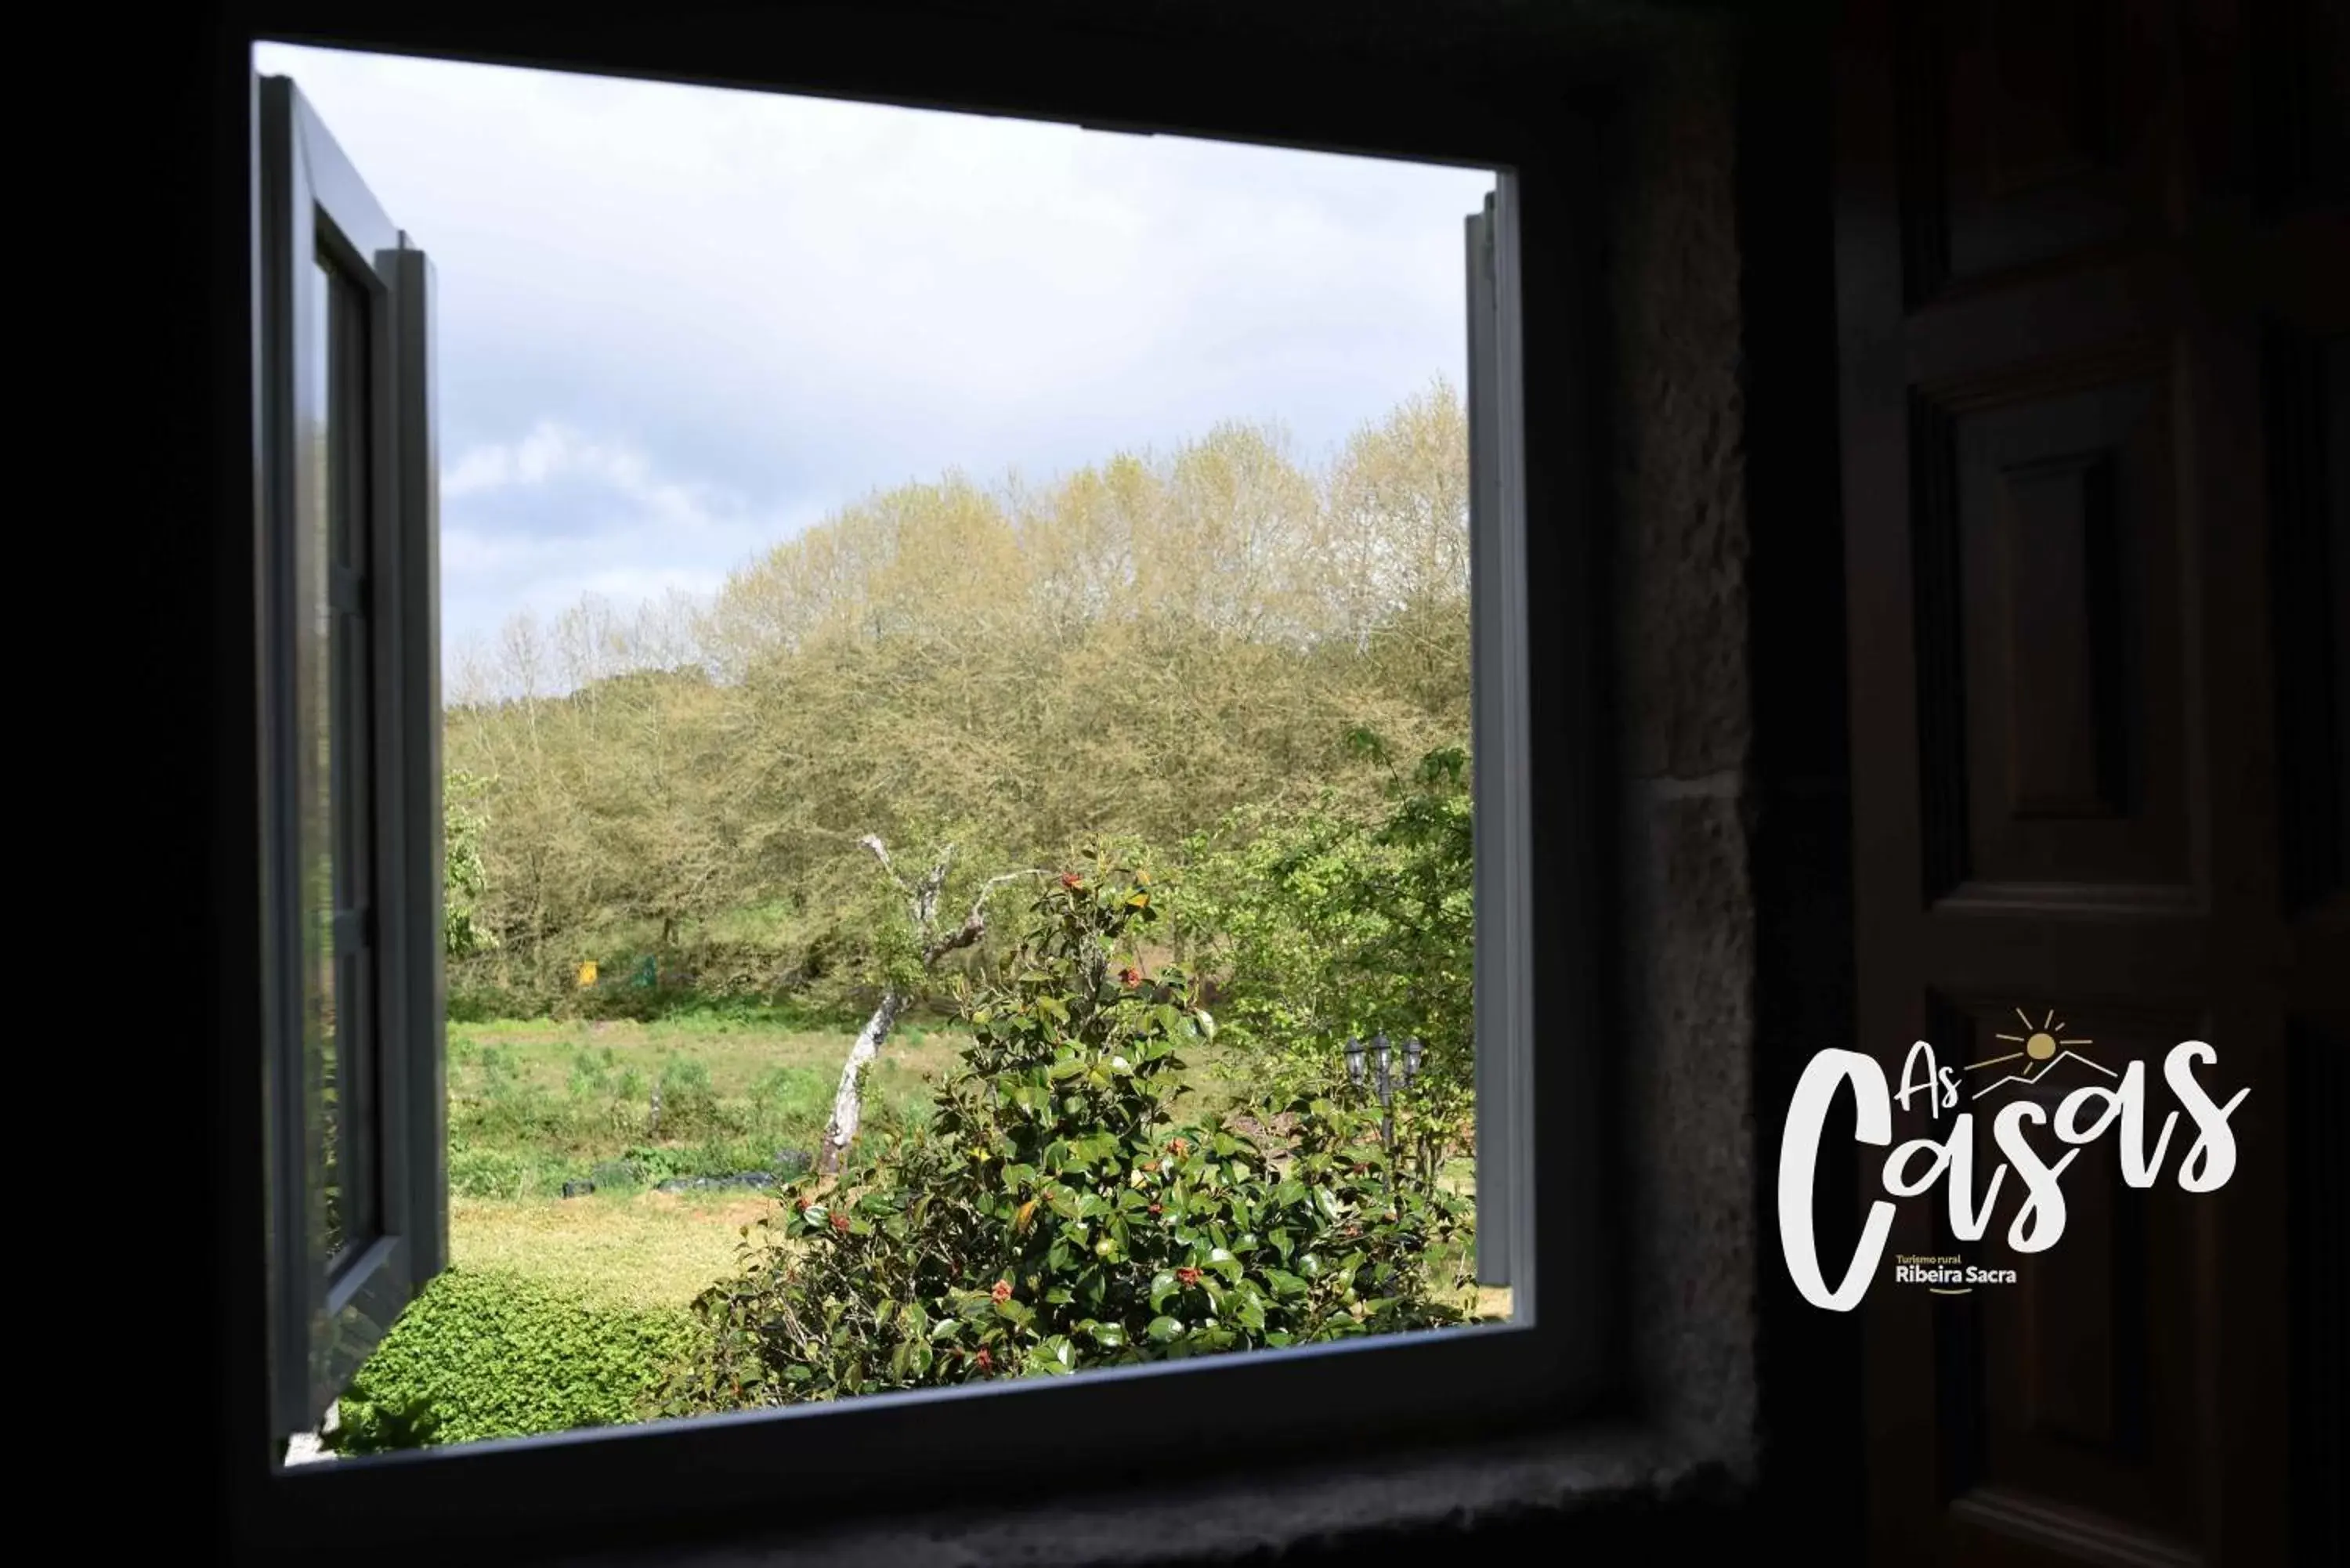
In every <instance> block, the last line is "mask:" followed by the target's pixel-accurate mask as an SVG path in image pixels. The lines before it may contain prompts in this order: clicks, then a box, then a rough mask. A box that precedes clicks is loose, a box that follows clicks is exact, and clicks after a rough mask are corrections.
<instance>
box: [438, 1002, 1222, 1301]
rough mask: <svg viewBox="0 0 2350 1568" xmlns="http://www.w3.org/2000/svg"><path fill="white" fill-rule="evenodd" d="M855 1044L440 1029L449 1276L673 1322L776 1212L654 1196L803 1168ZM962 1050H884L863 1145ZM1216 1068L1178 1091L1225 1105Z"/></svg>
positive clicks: (757, 1200)
mask: <svg viewBox="0 0 2350 1568" xmlns="http://www.w3.org/2000/svg"><path fill="white" fill-rule="evenodd" d="M853 1038H854V1035H853V1033H852V1032H850V1031H847V1030H844V1029H840V1028H837V1027H833V1028H824V1027H814V1026H810V1025H808V1024H807V1023H806V1021H804V1020H797V1019H794V1018H791V1017H788V1016H785V1015H780V1014H771V1013H762V1012H737V1013H733V1014H707V1015H696V1016H691V1017H688V1018H684V1019H679V1020H664V1021H659V1022H654V1023H632V1022H625V1021H610V1022H585V1021H582V1022H565V1021H556V1020H550V1019H538V1020H535V1021H527V1022H521V1021H500V1022H495V1023H451V1024H450V1025H449V1173H450V1195H451V1196H450V1231H451V1236H450V1241H451V1251H452V1262H454V1263H455V1264H456V1265H457V1266H458V1267H459V1268H462V1269H467V1270H473V1271H485V1270H494V1271H498V1272H511V1273H518V1274H522V1275H525V1276H528V1277H531V1278H534V1279H538V1280H542V1281H544V1282H546V1283H548V1284H552V1285H556V1286H560V1287H562V1288H564V1289H566V1290H568V1291H572V1292H575V1293H579V1294H581V1295H583V1296H585V1297H588V1298H591V1299H595V1300H598V1301H601V1302H604V1303H609V1304H612V1305H617V1306H633V1307H652V1306H681V1305H683V1304H684V1303H687V1302H690V1301H691V1300H692V1299H693V1297H694V1296H695V1295H697V1294H699V1293H701V1292H702V1289H703V1288H704V1287H706V1286H708V1285H709V1284H711V1283H712V1282H713V1281H716V1280H717V1279H719V1278H720V1277H722V1276H723V1275H725V1274H728V1273H730V1272H733V1267H734V1259H735V1248H736V1246H737V1244H738V1243H739V1241H741V1231H742V1227H743V1226H744V1225H747V1224H752V1223H754V1222H755V1221H756V1220H758V1219H760V1218H761V1217H762V1216H764V1215H765V1214H767V1213H768V1212H770V1211H771V1210H772V1205H773V1200H772V1199H770V1198H768V1197H767V1196H765V1195H764V1193H763V1192H762V1191H761V1190H759V1189H755V1188H747V1187H735V1188H721V1189H701V1190H686V1191H661V1190H659V1188H660V1183H661V1182H663V1181H665V1180H671V1179H678V1178H689V1179H690V1178H695V1177H731V1176H739V1175H742V1174H744V1173H747V1172H757V1171H775V1170H777V1169H778V1168H779V1166H778V1159H777V1157H778V1156H779V1155H785V1154H788V1153H797V1154H800V1155H812V1154H813V1153H814V1151H815V1149H816V1145H817V1143H818V1141H819V1140H820V1138H821V1137H822V1135H823V1130H824V1123H825V1118H826V1116H827V1115H828V1114H829V1113H830V1111H831V1108H832V1096H833V1090H834V1087H835V1085H837V1082H838V1079H839V1075H840V1065H841V1063H842V1061H843V1059H844V1058H845V1057H846V1056H847V1053H848V1047H849V1044H850V1042H851V1040H852V1039H853ZM964 1044H968V1036H967V1035H964V1034H962V1033H957V1032H955V1031H953V1030H951V1029H946V1028H941V1027H938V1026H936V1025H935V1024H931V1025H925V1024H921V1023H917V1024H915V1025H914V1026H912V1027H910V1028H901V1029H900V1030H899V1032H898V1033H896V1034H895V1035H894V1036H892V1038H891V1039H890V1040H889V1043H888V1044H886V1045H885V1046H884V1047H883V1048H882V1052H881V1055H880V1058H879V1060H878V1061H877V1062H876V1063H875V1064H874V1066H873V1068H872V1070H871V1071H870V1072H869V1073H868V1075H867V1079H866V1109H865V1128H866V1136H868V1137H869V1136H871V1135H872V1134H874V1133H875V1132H879V1131H884V1130H886V1129H888V1128H889V1127H891V1126H893V1125H900V1126H901V1125H904V1124H906V1123H907V1122H910V1121H912V1120H915V1119H918V1118H920V1117H921V1116H923V1115H924V1114H925V1113H926V1111H927V1108H928V1106H929V1104H930V1098H931V1091H932V1086H933V1085H934V1084H935V1083H936V1081H937V1079H938V1076H939V1075H941V1073H942V1072H943V1071H944V1070H945V1069H946V1068H947V1067H948V1066H949V1065H950V1064H951V1063H952V1062H953V1060H954V1057H955V1053H956V1052H957V1050H958V1049H960V1048H961V1047H962V1045H964ZM1218 1065H1219V1064H1216V1063H1214V1062H1201V1063H1196V1064H1193V1065H1192V1067H1191V1071H1190V1072H1189V1074H1188V1075H1187V1077H1188V1079H1189V1080H1190V1081H1191V1084H1192V1085H1193V1086H1194V1088H1195V1089H1196V1090H1197V1091H1198V1092H1199V1093H1200V1094H1201V1096H1202V1097H1203V1099H1204V1100H1205V1101H1206V1102H1207V1103H1208V1104H1210V1105H1211V1106H1212V1105H1214V1104H1216V1103H1217V1102H1219V1101H1220V1100H1221V1099H1222V1098H1224V1097H1226V1096H1227V1095H1228V1091H1226V1090H1225V1089H1224V1088H1223V1079H1222V1075H1221V1074H1220V1072H1219V1070H1218ZM657 1086H658V1087H659V1088H660V1090H661V1106H660V1120H659V1122H658V1124H656V1123H655V1122H654V1120H653V1113H652V1096H653V1090H654V1089H655V1087H657ZM781 1168H782V1169H785V1170H788V1169H789V1166H788V1165H785V1166H783V1167H781ZM591 1180H592V1181H594V1182H595V1184H596V1189H595V1190H594V1191H593V1192H592V1193H582V1194H578V1195H577V1196H573V1197H570V1198H566V1197H564V1196H563V1191H564V1187H565V1184H566V1183H567V1182H573V1183H576V1182H583V1181H591Z"/></svg>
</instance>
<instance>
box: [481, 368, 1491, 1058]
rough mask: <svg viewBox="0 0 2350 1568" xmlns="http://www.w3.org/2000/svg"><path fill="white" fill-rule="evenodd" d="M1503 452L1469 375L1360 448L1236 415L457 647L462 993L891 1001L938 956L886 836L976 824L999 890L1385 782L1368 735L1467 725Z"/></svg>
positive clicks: (521, 1005) (587, 1008) (981, 969)
mask: <svg viewBox="0 0 2350 1568" xmlns="http://www.w3.org/2000/svg"><path fill="white" fill-rule="evenodd" d="M1467 451H1468V443H1467V432H1466V425H1465V420H1464V416H1463V412H1462V410H1461V405H1460V402H1459V400H1458V398H1457V397H1456V396H1455V394H1454V393H1453V391H1452V390H1451V389H1450V388H1449V387H1444V386H1441V385H1439V386H1434V387H1431V388H1430V389H1429V390H1428V391H1427V393H1426V394H1425V395H1423V396H1420V397H1417V398H1413V399H1411V400H1408V401H1407V402H1405V403H1404V404H1402V405H1401V406H1399V408H1397V409H1396V410H1393V411H1392V412H1391V413H1390V414H1389V415H1388V416H1387V417H1385V418H1383V419H1381V420H1379V421H1375V422H1373V423H1371V424H1369V425H1367V426H1366V427H1365V428H1364V429H1362V430H1361V431H1357V433H1356V434H1355V436H1354V437H1353V439H1351V440H1350V441H1348V442H1347V445H1346V446H1345V448H1344V449H1343V450H1342V451H1341V452H1339V453H1338V454H1336V457H1335V458H1334V459H1333V460H1332V461H1331V462H1328V463H1326V464H1321V465H1308V464H1306V463H1304V462H1299V461H1297V460H1296V459H1295V456H1294V455H1293V454H1292V453H1291V452H1289V450H1288V448H1287V446H1286V444H1285V441H1284V438H1283V437H1282V436H1281V433H1280V432H1279V431H1277V430H1274V429H1267V428H1256V427H1251V426H1246V425H1240V424H1227V425H1223V426H1220V427H1218V428H1216V429H1213V430H1211V431H1208V432H1206V433H1205V434H1203V435H1201V437H1200V438H1199V439H1197V440H1195V441H1190V442H1187V443H1184V444H1182V445H1180V447H1178V448H1177V449H1176V450H1174V451H1172V452H1166V453H1161V454H1139V455H1138V454H1126V455H1119V456H1116V457H1112V458H1111V459H1110V460H1109V461H1107V462H1104V463H1101V464H1099V465H1097V466H1095V467H1091V468H1087V469H1083V470H1080V471H1078V472H1075V473H1072V474H1069V475H1067V476H1066V477H1064V478H1062V479H1059V480H1056V481H1055V482H1054V483H1049V484H1045V485H1023V484H1020V483H1014V482H1012V481H1006V482H1005V483H1003V484H1001V485H998V486H994V487H992V488H990V487H983V486H981V485H979V484H975V483H972V482H970V481H968V480H965V479H962V478H960V477H956V476H952V475H950V476H947V477H944V478H942V479H941V480H939V481H938V482H936V483H921V484H910V485H906V486H903V487H900V488H899V489H895V490H891V491H889V492H886V493H879V494H876V495H872V496H869V497H867V498H865V499H863V500H861V501H858V503H856V504H851V505H849V506H847V507H845V508H843V509H842V510H840V511H839V512H837V514H834V515H833V516H831V517H829V518H827V519H826V520H824V521H823V522H821V523H819V524H816V525H815V526H813V527H810V528H807V529H805V530H802V531H800V532H798V533H795V535H793V536H792V537H791V538H789V539H788V540H785V541H784V542H782V543H780V544H778V545H775V548H774V549H772V550H771V551H769V552H768V553H767V554H766V555H765V556H763V557H761V558H759V559H758V560H756V561H754V562H753V563H751V564H749V565H748V566H745V567H744V568H743V569H742V570H741V571H739V572H737V573H735V574H733V576H731V577H730V578H729V579H728V580H727V582H726V583H725V584H724V586H723V587H722V588H721V589H720V590H719V592H718V593H717V594H716V595H715V596H714V597H713V599H712V600H711V601H710V602H708V603H707V604H702V603H698V602H689V601H684V600H679V601H675V602H671V603H657V604H655V605H652V606H650V607H647V608H646V609H645V610H644V611H642V612H641V613H639V614H636V615H634V616H623V615H621V614H619V613H618V612H616V611H614V610H613V609H612V608H611V607H608V606H605V605H602V604H600V603H598V602H596V601H592V600H591V601H583V602H582V603H581V604H580V605H579V606H577V607H576V608H575V609H573V610H571V611H568V612H566V613H565V614H564V615H563V616H561V617H560V618H557V619H556V620H555V621H554V622H553V623H552V624H548V625H541V624H538V623H536V622H533V621H520V622H517V623H516V624H515V626H514V627H512V628H508V631H507V633H506V634H505V635H504V636H503V637H502V638H501V639H500V641H499V644H498V648H497V652H496V655H495V658H494V659H489V658H487V657H486V656H484V658H483V659H474V660H469V659H467V657H466V655H465V654H464V652H463V650H457V651H456V653H455V654H454V655H453V658H452V663H453V665H454V670H452V701H451V704H450V707H449V711H448V719H447V729H446V736H447V741H446V743H447V748H448V754H449V757H450V759H451V763H452V766H453V767H456V768H458V769H461V770H463V772H464V773H466V774H470V775H472V776H473V777H475V778H478V779H480V780H483V781H485V782H484V784H483V786H482V789H481V791H480V794H479V798H478V800H477V801H476V802H475V803H474V804H475V805H478V807H479V808H480V810H481V811H482V812H483V813H484V821H485V823H486V825H487V826H486V828H485V829H484V832H483V833H482V835H481V837H480V840H479V842H480V848H481V857H482V864H483V867H484V886H483V888H482V890H481V891H480V893H479V894H478V901H477V903H476V904H475V905H474V907H473V908H474V911H475V913H476V915H477V917H478V929H480V930H482V931H484V933H488V934H494V936H495V937H496V938H497V944H496V946H495V947H494V948H484V949H483V950H477V951H473V952H472V953H471V954H470V955H469V956H465V957H463V958H461V959H457V960H452V964H451V969H450V980H451V992H452V998H454V999H455V1001H456V1005H457V1006H458V1007H459V1009H460V1010H461V1015H463V1016H471V1017H487V1016H493V1015H509V1016H538V1015H541V1014H546V1013H552V1014H554V1015H556V1016H558V1017H563V1016H588V1017H636V1018H652V1017H659V1016H665V1015H667V1014H668V1012H670V1011H671V1010H674V1009H676V1008H678V1007H681V1006H684V1005H688V1004H690V1002H691V999H693V998H695V997H697V996H701V997H707V996H739V997H745V998H774V997H780V996H792V997H801V998H807V999H810V1000H813V1001H816V1002H821V1003H822V1004H823V1005H824V1006H826V1007H827V1009H828V1010H830V1011H836V1012H841V1013H843V1014H858V1015H861V1012H863V1011H864V1010H867V1009H869V1008H870V1006H871V1000H870V998H871V994H872V992H874V991H875V990H877V989H878V988H879V986H880V984H881V983H882V982H883V981H884V979H885V978H887V977H888V976H889V975H891V974H892V973H895V974H898V975H899V976H901V977H902V976H903V975H905V974H906V973H907V971H908V970H909V967H910V966H909V955H908V954H907V953H906V952H905V951H904V943H903V932H904V928H905V921H904V920H903V919H902V916H901V913H900V911H899V910H898V909H896V908H895V907H894V906H893V907H891V908H890V909H888V910H886V911H881V910H879V909H877V901H883V902H886V901H889V900H890V899H893V898H895V893H894V889H891V888H889V887H888V886H887V883H886V881H885V879H881V878H877V877H874V876H873V875H872V867H871V864H870V860H869V857H867V856H866V855H865V854H864V853H863V852H862V851H861V850H859V849H858V839H859V837H861V836H863V835H866V834H868V833H870V834H879V836H881V837H882V838H883V839H884V840H885V841H886V842H887V843H888V845H889V847H890V849H891V850H892V852H893V853H894V854H896V855H897V856H898V857H899V862H900V864H901V866H903V867H906V868H907V869H908V872H909V874H910V875H914V874H918V873H919V871H920V867H922V866H926V865H927V864H929V861H928V860H926V859H923V858H921V851H922V849H923V847H924V846H931V845H935V844H938V843H941V842H943V841H946V840H950V839H951V840H952V841H953V842H955V843H956V844H958V845H959V846H961V851H960V854H959V856H958V859H957V868H956V876H957V877H959V878H964V877H981V876H983V875H986V874H991V873H993V872H995V871H1001V870H1007V869H1011V868H1014V867H1024V866H1037V865H1049V864H1057V863H1059V861H1060V860H1061V859H1062V858H1063V857H1065V856H1066V854H1068V853H1069V851H1070V850H1071V848H1072V846H1076V845H1080V844H1085V843H1089V842H1093V841H1096V840H1097V839H1098V838H1099V837H1100V836H1104V835H1107V834H1110V833H1124V834H1131V835H1134V836H1138V837H1139V838H1141V839H1143V840H1145V841H1147V842H1149V843H1151V844H1154V845H1157V846H1171V845H1174V844H1177V843H1180V841H1181V840H1182V838H1183V837H1184V836H1187V835H1189V834H1191V833H1194V832H1198V831H1201V830H1203V829H1205V828H1207V827H1209V826H1211V825H1213V824H1214V823H1216V822H1217V821H1218V820H1219V819H1220V818H1222V817H1223V816H1224V815H1226V814H1227V813H1230V812H1232V811H1233V810H1235V809H1237V808H1239V807H1241V806H1243V805H1246V804H1251V803H1256V804H1270V805H1274V806H1276V807H1279V808H1281V809H1284V810H1291V809H1302V808H1310V807H1311V806H1312V805H1314V803H1315V799H1316V797H1317V795H1318V794H1320V793H1321V792H1322V791H1323V790H1324V789H1325V788H1326V787H1328V788H1333V789H1336V791H1338V793H1339V794H1340V795H1341V796H1342V797H1346V798H1345V799H1343V800H1342V802H1341V804H1354V805H1359V804H1361V802H1360V801H1359V800H1357V799H1354V798H1353V797H1355V796H1357V795H1359V794H1361V792H1362V790H1363V788H1364V786H1365V782H1366V779H1367V774H1366V773H1365V771H1364V770H1363V769H1361V768H1359V767H1358V766H1356V765H1355V761H1354V758H1353V756H1352V754H1351V753H1350V751H1349V748H1348V746H1347V742H1346V740H1345V735H1346V732H1347V726H1348V725H1349V724H1355V723H1360V724H1365V725H1368V726H1371V727H1373V728H1375V729H1377V731H1378V732H1379V733H1381V734H1383V735H1387V736H1388V737H1391V738H1392V742H1393V744H1394V746H1395V748H1396V750H1397V752H1398V753H1399V754H1400V755H1406V756H1416V755H1418V754H1419V753H1422V752H1425V751H1427V750H1429V749H1430V748H1432V747H1434V746H1438V745H1441V744H1445V743H1448V742H1460V741H1461V740H1463V739H1465V738H1466V736H1467V734H1468V729H1469V679H1468V672H1469V610H1468V591H1467V590H1468V556H1467V545H1468V529H1467V494H1468V491H1467ZM458 793H459V792H456V791H454V790H452V800H453V799H455V798H456V796H457V794H458ZM452 864H454V857H452ZM968 896H969V895H968V894H962V895H961V897H962V898H965V899H967V898H968ZM957 898H958V889H957V888H950V890H949V897H948V898H947V899H946V901H945V905H944V906H943V907H944V908H945V909H947V910H949V911H950V912H954V913H959V912H960V910H961V909H963V908H967V907H968V906H967V903H958V902H957ZM453 907H455V905H454V902H453V901H452V908H453ZM885 914H886V918H882V917H883V916H884V915H885ZM1005 946H1006V944H1004V943H1003V942H1002V941H1000V940H996V939H993V938H991V939H989V940H986V941H983V942H982V943H980V944H979V945H978V946H976V947H975V948H973V949H972V950H967V951H963V952H959V953H957V954H955V955H953V956H952V957H951V959H950V960H949V961H948V963H947V966H946V968H947V971H948V976H947V977H951V973H953V972H962V971H971V972H972V973H974V974H975V975H976V976H977V977H979V978H986V977H987V976H989V975H990V974H991V973H993V972H996V971H1000V966H1001V963H1002V961H1003V956H1004V951H1005ZM649 955H650V956H651V957H653V958H655V959H656V960H657V961H658V971H659V980H658V982H657V984H656V985H654V986H651V987H639V986H636V985H634V984H633V983H631V981H632V978H633V976H634V975H635V974H636V973H637V971H638V970H639V966H640V964H641V962H642V961H643V960H644V959H645V958H646V957H648V956H649ZM590 960H592V961H596V962H597V963H598V965H599V968H600V970H601V972H602V976H603V978H602V979H601V980H600V981H599V982H598V984H597V985H596V986H594V987H592V988H588V989H587V990H585V991H583V990H581V989H580V988H579V987H577V985H576V983H575V982H574V976H575V975H576V973H577V970H578V967H579V965H580V964H581V963H582V962H585V961H590ZM947 977H942V978H947ZM860 999H862V1000H863V1002H864V1007H863V1008H862V1009H860V1008H859V1007H858V1005H857V1003H858V1001H859V1000H860Z"/></svg>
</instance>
